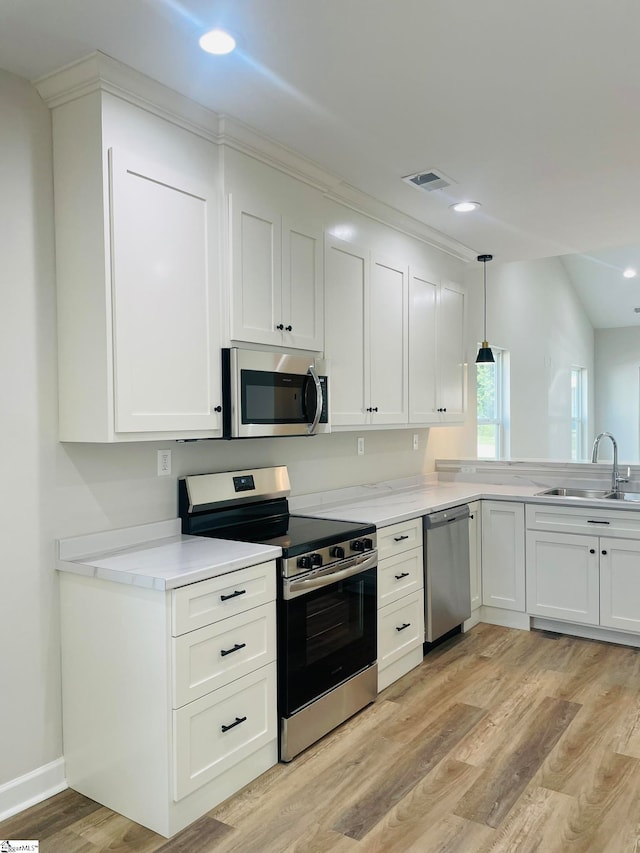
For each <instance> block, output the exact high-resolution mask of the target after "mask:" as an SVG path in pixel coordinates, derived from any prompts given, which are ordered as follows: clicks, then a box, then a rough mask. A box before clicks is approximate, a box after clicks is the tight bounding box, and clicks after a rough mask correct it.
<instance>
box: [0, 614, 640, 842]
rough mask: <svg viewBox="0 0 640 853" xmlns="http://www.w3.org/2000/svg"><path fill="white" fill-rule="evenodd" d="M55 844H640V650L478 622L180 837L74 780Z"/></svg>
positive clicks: (26, 823)
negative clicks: (138, 819)
mask: <svg viewBox="0 0 640 853" xmlns="http://www.w3.org/2000/svg"><path fill="white" fill-rule="evenodd" d="M0 838H2V839H7V838H8V839H36V838H37V839H40V849H41V850H42V851H45V853H54V851H55V853H96V851H106V850H108V851H121V853H127V851H140V853H151V851H162V853H178V851H181V853H207V851H216V853H231V851H236V852H237V853H269V851H274V853H275V851H285V850H286V851H302V853H313V852H314V851H337V852H338V853H343V851H344V853H352V851H353V853H358V851H362V853H365V851H366V853H375V851H384V853H393V851H398V853H404V851H416V853H432V851H433V853H435V851H458V853H481V851H482V853H484V851H500V853H514V852H515V851H538V852H539V853H556V851H557V853H574V852H575V851H593V853H604V851H606V852H607V853H609V851H610V853H640V650H636V649H632V648H628V647H624V646H616V645H609V644H606V643H601V642H596V641H591V640H581V639H576V638H572V637H565V636H560V635H557V634H551V633H547V632H541V631H532V632H530V633H528V632H524V631H516V630H512V629H508V628H499V627H496V626H491V625H478V626H477V627H476V628H474V629H473V630H472V631H470V632H469V633H468V634H466V635H464V636H461V637H458V638H455V639H452V640H449V641H448V642H447V643H446V644H444V645H443V646H441V647H440V648H439V649H437V650H435V651H433V652H432V653H431V654H429V655H428V656H427V658H426V659H425V661H424V663H423V664H422V665H421V666H419V667H418V668H417V669H415V670H413V672H411V673H409V674H408V675H406V676H405V677H404V678H403V679H401V680H400V681H399V682H397V683H396V684H394V685H392V686H391V687H390V688H388V689H387V690H386V691H385V692H384V693H382V694H380V696H379V697H378V700H377V701H376V702H375V704H373V705H371V706H370V707H369V708H367V709H365V710H364V711H362V712H361V713H360V714H358V715H357V716H356V717H354V718H353V719H352V720H350V721H348V722H347V723H346V724H344V725H343V726H341V727H340V728H339V729H337V730H336V731H335V732H333V733H332V734H330V735H329V736H327V737H326V738H324V739H323V740H322V741H320V742H319V743H318V744H315V745H314V746H313V747H311V748H310V749H309V750H307V751H306V752H305V753H304V754H303V755H301V756H299V757H298V758H297V759H296V760H295V761H294V762H293V763H291V764H289V765H283V764H280V765H278V766H276V767H274V768H272V769H271V770H270V771H268V772H267V773H265V774H264V775H263V776H261V777H260V778H259V779H257V780H256V781H255V782H253V783H252V784H251V785H249V786H247V787H246V788H245V789H243V790H242V791H241V792H240V793H238V794H237V795H236V796H234V797H232V798H231V799H230V800H228V801H226V802H225V803H223V804H222V805H220V806H218V807H217V808H215V809H213V811H211V812H210V813H209V814H207V815H205V816H204V817H203V818H201V819H200V820H198V821H196V822H195V823H194V824H192V826H190V827H188V828H187V829H186V830H184V831H183V832H181V833H180V834H179V835H177V836H175V837H174V838H173V839H171V840H169V841H167V840H166V839H164V838H161V837H160V836H158V835H156V834H154V833H153V832H151V831H149V830H147V829H144V828H143V827H140V826H138V825H137V824H134V823H132V822H131V821H129V820H126V819H125V818H123V817H121V816H120V815H117V814H114V813H113V812H111V811H110V810H109V809H106V808H104V807H102V806H99V805H98V804H97V803H94V802H92V801H91V800H88V799H86V798H85V797H83V796H81V795H80V794H77V793H75V792H73V791H65V792H63V793H61V794H58V795H57V796H55V797H52V798H51V799H49V800H47V801H46V802H44V803H41V804H39V805H37V806H34V807H33V808H31V809H29V810H28V811H26V812H22V813H21V814H19V815H16V816H15V817H13V818H10V819H9V820H7V821H5V822H4V823H1V824H0Z"/></svg>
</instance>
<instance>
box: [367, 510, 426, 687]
mask: <svg viewBox="0 0 640 853" xmlns="http://www.w3.org/2000/svg"><path fill="white" fill-rule="evenodd" d="M378 549H379V550H378V554H379V559H378V691H380V690H384V688H385V687H388V686H389V685H390V684H393V682H394V681H397V679H398V678H400V677H401V676H403V675H405V674H406V673H407V672H409V671H410V670H411V669H413V668H414V667H415V666H418V664H419V663H421V662H422V644H423V641H424V569H423V557H422V519H421V518H415V519H411V520H410V521H405V522H401V523H399V524H394V525H390V526H389V527H385V528H382V529H381V530H379V531H378ZM380 555H381V556H380Z"/></svg>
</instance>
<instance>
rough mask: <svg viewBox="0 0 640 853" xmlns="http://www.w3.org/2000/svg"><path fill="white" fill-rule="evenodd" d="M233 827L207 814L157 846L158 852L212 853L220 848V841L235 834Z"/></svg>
mask: <svg viewBox="0 0 640 853" xmlns="http://www.w3.org/2000/svg"><path fill="white" fill-rule="evenodd" d="M233 831H234V830H233V828H232V827H230V826H227V825H226V824H224V823H221V822H220V821H218V820H215V819H214V818H211V817H209V816H208V815H205V816H204V817H201V818H199V819H198V820H196V821H194V822H193V823H192V824H190V825H189V826H188V827H187V828H186V829H183V830H182V832H179V833H178V834H177V835H174V836H173V838H170V839H169V840H168V841H167V840H165V839H162V844H161V845H160V846H159V847H156V848H155V850H156V851H157V853H196V851H197V853H210V851H217V850H219V849H220V843H221V841H223V840H224V839H225V838H228V837H230V836H231V835H232V834H233Z"/></svg>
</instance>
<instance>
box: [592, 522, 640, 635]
mask: <svg viewBox="0 0 640 853" xmlns="http://www.w3.org/2000/svg"><path fill="white" fill-rule="evenodd" d="M600 624H601V625H604V626H606V627H607V628H622V629H623V630H625V631H636V632H638V633H640V542H639V541H632V540H628V539H627V540H621V539H609V538H604V537H602V538H601V539H600Z"/></svg>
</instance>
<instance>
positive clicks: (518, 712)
mask: <svg viewBox="0 0 640 853" xmlns="http://www.w3.org/2000/svg"><path fill="white" fill-rule="evenodd" d="M505 675H507V671H506V670H505ZM558 677H559V676H558V674H557V673H554V672H543V671H539V672H537V673H535V675H533V674H532V673H530V672H528V673H527V674H526V677H524V678H523V676H522V674H519V673H517V672H515V671H513V670H511V671H509V672H508V677H506V678H505V679H504V680H503V681H502V683H501V688H502V690H501V693H500V695H499V697H497V698H500V699H501V700H502V701H499V702H496V703H495V704H494V705H493V706H492V707H490V708H489V710H488V711H487V715H486V716H485V717H484V719H483V720H482V721H481V722H480V723H479V724H478V725H477V726H476V728H475V729H474V731H473V733H472V735H469V736H467V737H466V738H464V739H463V740H462V741H461V742H460V743H459V744H458V746H457V747H456V749H455V751H454V755H455V757H456V758H457V759H458V761H464V762H466V763H467V764H474V765H476V766H482V765H485V766H488V764H489V762H490V761H492V760H495V761H499V760H501V759H500V753H502V755H503V756H504V755H508V754H509V753H511V751H512V750H513V745H514V732H518V731H519V730H520V729H524V730H528V729H529V727H530V725H532V724H533V721H534V719H535V717H536V715H537V713H538V707H539V705H540V703H541V702H542V701H543V700H544V698H545V697H546V696H548V695H550V694H551V695H553V694H552V691H553V689H554V687H555V685H556V683H557V679H558Z"/></svg>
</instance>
